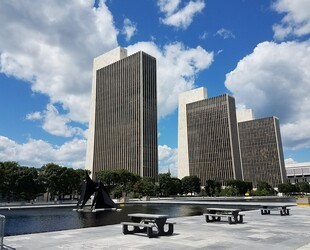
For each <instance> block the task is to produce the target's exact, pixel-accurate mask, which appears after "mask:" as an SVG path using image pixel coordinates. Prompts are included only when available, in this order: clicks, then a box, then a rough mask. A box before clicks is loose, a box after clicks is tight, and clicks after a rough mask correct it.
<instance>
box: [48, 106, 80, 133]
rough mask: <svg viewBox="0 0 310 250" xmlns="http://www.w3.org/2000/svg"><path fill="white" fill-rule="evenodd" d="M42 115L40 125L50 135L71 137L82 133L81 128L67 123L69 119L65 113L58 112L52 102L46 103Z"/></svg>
mask: <svg viewBox="0 0 310 250" xmlns="http://www.w3.org/2000/svg"><path fill="white" fill-rule="evenodd" d="M43 116H44V121H43V126H42V127H43V129H44V130H45V131H46V132H48V133H50V134H52V135H57V136H63V137H72V136H76V135H82V134H83V130H82V129H81V128H78V127H72V126H70V125H68V124H69V123H70V121H71V120H70V119H69V118H68V117H67V116H66V115H61V114H59V112H58V110H57V108H56V107H55V106H54V105H52V104H49V105H47V107H46V110H45V111H44V115H43Z"/></svg>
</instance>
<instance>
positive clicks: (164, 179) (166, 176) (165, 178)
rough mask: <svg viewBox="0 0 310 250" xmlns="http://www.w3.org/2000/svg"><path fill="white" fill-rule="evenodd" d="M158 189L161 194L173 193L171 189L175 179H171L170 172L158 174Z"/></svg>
mask: <svg viewBox="0 0 310 250" xmlns="http://www.w3.org/2000/svg"><path fill="white" fill-rule="evenodd" d="M158 183H159V187H158V190H159V192H160V196H161V197H162V196H169V194H170V193H171V189H172V188H173V181H172V179H171V174H170V173H163V174H159V175H158Z"/></svg>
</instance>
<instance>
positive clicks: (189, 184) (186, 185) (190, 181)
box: [182, 176, 201, 195]
mask: <svg viewBox="0 0 310 250" xmlns="http://www.w3.org/2000/svg"><path fill="white" fill-rule="evenodd" d="M182 187H183V191H184V193H185V194H187V193H190V194H191V195H193V193H199V192H200V190H201V188H200V179H199V177H197V176H185V177H183V178H182Z"/></svg>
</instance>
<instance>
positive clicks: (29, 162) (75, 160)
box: [0, 136, 86, 168]
mask: <svg viewBox="0 0 310 250" xmlns="http://www.w3.org/2000/svg"><path fill="white" fill-rule="evenodd" d="M85 155H86V140H78V139H73V140H72V141H68V142H66V143H64V144H63V145H61V146H53V145H51V144H49V143H47V142H45V141H43V140H34V139H30V140H29V141H28V142H27V143H24V144H18V143H16V142H14V141H12V140H10V139H9V138H7V137H4V136H0V161H18V162H19V163H20V164H21V165H25V166H30V167H41V166H42V165H44V164H46V163H49V162H54V163H56V164H59V165H61V166H66V167H73V168H84V163H85Z"/></svg>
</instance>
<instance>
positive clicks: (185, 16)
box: [158, 0, 205, 29]
mask: <svg viewBox="0 0 310 250" xmlns="http://www.w3.org/2000/svg"><path fill="white" fill-rule="evenodd" d="M180 3H181V1H180V0H173V1H168V0H160V1H159V2H158V6H159V9H160V11H161V12H162V13H164V16H165V17H164V18H162V19H161V21H162V23H164V24H166V25H169V26H174V27H176V28H182V29H186V28H187V27H188V26H189V25H190V24H191V23H192V21H193V18H194V16H195V15H196V14H197V13H200V12H201V11H202V10H203V9H204V7H205V2H204V0H196V1H190V2H189V3H188V4H187V5H186V6H184V7H183V8H179V5H180Z"/></svg>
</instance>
